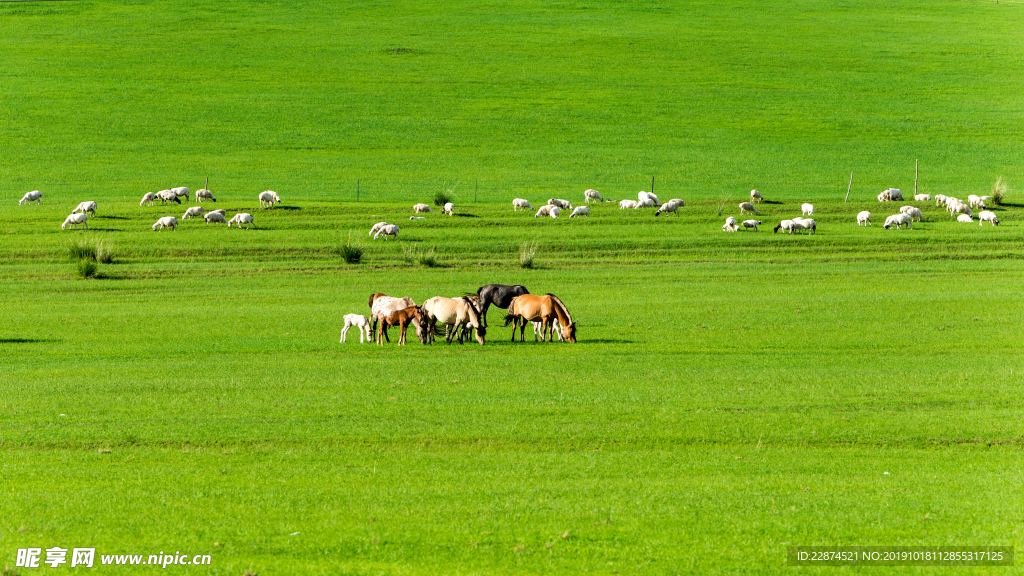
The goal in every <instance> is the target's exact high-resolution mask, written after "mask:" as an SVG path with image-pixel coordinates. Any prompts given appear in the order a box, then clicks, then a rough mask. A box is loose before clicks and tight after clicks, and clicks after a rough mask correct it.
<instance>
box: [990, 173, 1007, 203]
mask: <svg viewBox="0 0 1024 576" xmlns="http://www.w3.org/2000/svg"><path fill="white" fill-rule="evenodd" d="M1009 189H1010V188H1009V187H1008V186H1007V185H1006V182H1005V181H1003V177H1002V176H999V177H998V178H996V181H995V182H993V183H992V202H993V203H995V204H996V205H997V206H1001V205H1002V203H1003V198H1005V197H1006V191H1007V190H1009Z"/></svg>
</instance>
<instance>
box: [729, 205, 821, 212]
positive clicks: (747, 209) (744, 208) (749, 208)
mask: <svg viewBox="0 0 1024 576" xmlns="http://www.w3.org/2000/svg"><path fill="white" fill-rule="evenodd" d="M805 206H808V204H805ZM812 211H813V208H812ZM747 212H753V213H754V214H757V213H758V212H757V208H754V205H753V204H751V203H750V202H740V214H746V213H747Z"/></svg>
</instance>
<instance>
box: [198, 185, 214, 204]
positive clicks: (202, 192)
mask: <svg viewBox="0 0 1024 576" xmlns="http://www.w3.org/2000/svg"><path fill="white" fill-rule="evenodd" d="M203 200H213V201H214V202H216V201H217V199H216V198H214V197H213V192H210V191H209V190H207V189H206V188H200V189H199V190H196V202H202V201H203Z"/></svg>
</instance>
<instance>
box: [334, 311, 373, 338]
mask: <svg viewBox="0 0 1024 576" xmlns="http://www.w3.org/2000/svg"><path fill="white" fill-rule="evenodd" d="M353 326H355V327H356V329H357V330H359V343H360V344H362V343H363V342H373V338H372V337H371V336H370V319H369V318H367V317H366V316H363V315H362V314H345V327H344V328H342V329H341V341H342V343H344V342H345V334H347V333H348V329H349V328H351V327H353ZM364 336H365V340H364V339H363V338H364Z"/></svg>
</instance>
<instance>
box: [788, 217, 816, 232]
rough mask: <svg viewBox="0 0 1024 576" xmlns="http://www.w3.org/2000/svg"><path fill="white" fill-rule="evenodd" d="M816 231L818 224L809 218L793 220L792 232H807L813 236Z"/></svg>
mask: <svg viewBox="0 0 1024 576" xmlns="http://www.w3.org/2000/svg"><path fill="white" fill-rule="evenodd" d="M817 229H818V222H817V221H815V220H811V219H810V218H793V230H809V231H810V233H811V234H814V232H815V231H817Z"/></svg>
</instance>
